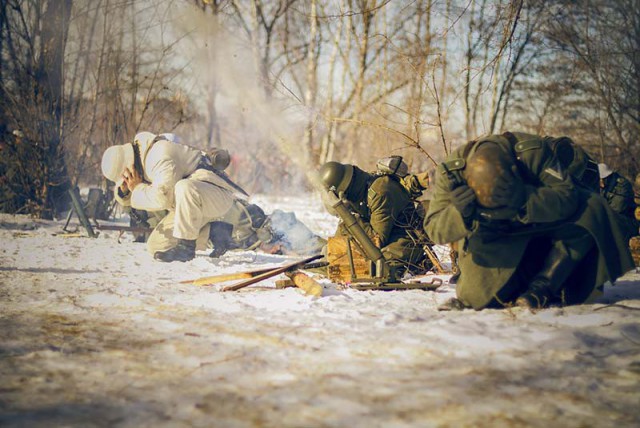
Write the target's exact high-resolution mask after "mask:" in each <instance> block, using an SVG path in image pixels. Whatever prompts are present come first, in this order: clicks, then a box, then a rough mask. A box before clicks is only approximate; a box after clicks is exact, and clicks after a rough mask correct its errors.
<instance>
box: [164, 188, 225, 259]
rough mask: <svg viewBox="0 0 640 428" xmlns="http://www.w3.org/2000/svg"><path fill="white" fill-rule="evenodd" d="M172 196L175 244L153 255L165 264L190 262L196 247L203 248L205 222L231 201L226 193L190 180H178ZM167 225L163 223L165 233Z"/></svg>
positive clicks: (207, 228) (205, 231) (205, 233)
mask: <svg viewBox="0 0 640 428" xmlns="http://www.w3.org/2000/svg"><path fill="white" fill-rule="evenodd" d="M174 195H175V205H176V208H175V212H174V217H173V234H172V235H173V238H175V239H176V244H175V246H174V247H172V248H170V249H168V250H166V251H156V252H155V253H154V257H155V258H156V259H158V260H161V261H166V262H169V261H176V260H177V261H187V260H191V259H193V258H194V257H195V251H196V248H197V249H204V248H206V243H207V241H208V238H209V223H210V222H211V221H213V220H215V219H216V218H218V217H220V216H221V214H223V213H224V212H225V211H226V210H228V209H229V206H230V205H231V202H232V201H233V197H232V195H231V194H230V192H228V191H226V190H224V189H222V188H220V187H218V186H214V185H212V184H210V183H206V182H203V181H198V180H195V179H191V178H186V179H183V180H180V181H178V182H177V183H176V186H175V189H174ZM167 226H168V224H165V230H164V233H165V234H166V233H167V232H168V231H167V230H166V229H168V227H167ZM198 241H199V242H198ZM198 244H199V245H198Z"/></svg>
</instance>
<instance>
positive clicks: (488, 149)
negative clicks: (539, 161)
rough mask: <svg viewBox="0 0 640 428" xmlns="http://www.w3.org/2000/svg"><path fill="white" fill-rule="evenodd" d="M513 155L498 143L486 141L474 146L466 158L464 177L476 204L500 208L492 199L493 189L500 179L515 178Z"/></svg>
mask: <svg viewBox="0 0 640 428" xmlns="http://www.w3.org/2000/svg"><path fill="white" fill-rule="evenodd" d="M513 162H514V161H513V157H512V156H511V154H510V153H508V152H507V151H506V149H505V148H503V147H502V146H500V145H499V144H496V143H493V142H490V141H487V142H481V143H479V144H478V145H477V146H476V147H475V151H473V152H472V153H471V155H470V156H469V157H468V159H467V167H466V169H465V171H464V177H465V179H466V181H467V184H468V185H469V187H471V188H472V189H473V191H474V192H475V194H476V198H477V199H478V204H480V205H481V206H482V207H484V208H490V209H494V208H501V206H500V205H498V204H497V203H496V202H495V201H494V200H493V189H494V188H495V186H496V184H498V183H499V182H500V181H502V180H513V179H515V177H514V175H513V172H512V170H511V167H512V166H513V164H514V163H513Z"/></svg>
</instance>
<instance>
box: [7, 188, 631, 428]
mask: <svg viewBox="0 0 640 428" xmlns="http://www.w3.org/2000/svg"><path fill="white" fill-rule="evenodd" d="M285 204H288V205H287V206H288V207H289V206H291V204H290V201H288V200H287V201H285V202H282V201H272V208H273V207H275V208H278V207H279V206H284V205H285ZM261 205H266V204H265V203H262V202H261ZM295 206H296V214H297V215H298V217H299V218H301V219H303V221H308V219H312V218H313V219H315V220H314V223H313V224H314V228H313V229H314V231H316V233H319V234H323V235H324V236H327V235H328V234H329V233H331V232H332V229H333V227H334V226H335V223H334V222H333V219H332V218H330V217H326V215H324V216H325V217H324V218H323V217H322V216H320V215H319V214H318V213H319V212H320V210H319V208H318V205H317V203H316V202H311V203H307V204H305V203H304V201H298V202H297V203H296V205H295ZM272 208H270V209H272ZM298 209H299V210H300V213H299V214H298ZM307 224H309V223H307ZM61 226H62V223H60V222H45V221H33V220H30V219H28V218H26V217H22V216H8V215H0V239H1V240H2V248H1V249H0V379H2V382H0V425H2V426H105V425H107V426H112V425H117V426H124V427H139V426H225V427H227V426H229V427H253V426H255V427H263V426H273V427H302V426H304V427H316V426H317V427H345V426H367V427H388V426H393V427H423V426H485V427H493V426H514V427H516V426H534V427H545V428H546V426H548V425H549V424H550V423H552V424H554V425H561V426H569V427H571V426H576V427H578V426H594V425H597V426H604V427H607V426H611V427H614V426H615V427H619V426H637V425H638V424H640V410H638V406H637V403H638V402H640V327H638V326H639V325H640V323H639V322H638V321H639V320H640V312H639V310H640V287H639V285H640V274H637V273H635V272H630V273H629V274H627V275H626V276H625V277H624V278H622V279H621V280H620V281H618V283H617V284H616V286H614V287H611V286H607V288H606V289H605V295H604V296H603V297H602V298H601V299H600V300H599V301H598V302H596V303H594V304H590V305H582V306H574V307H568V308H551V309H547V310H543V311H539V312H537V313H530V312H528V311H522V310H519V309H511V310H485V311H480V312H476V311H472V310H465V311H462V312H438V311H437V309H436V308H437V306H438V304H440V303H442V302H443V301H445V300H446V299H447V298H449V297H451V296H453V295H455V289H454V287H453V286H449V285H445V286H443V287H441V289H439V290H438V291H436V292H427V291H415V290H412V291H394V292H373V291H362V292H357V291H353V290H341V289H339V288H338V287H337V286H336V285H334V284H331V283H329V282H328V281H327V280H324V279H319V280H320V281H321V282H322V283H323V285H324V287H325V293H324V296H323V297H320V298H312V297H307V296H305V295H304V294H303V293H302V292H301V291H300V290H297V289H283V290H280V289H276V288H275V280H276V279H277V278H273V279H271V280H267V281H264V282H262V283H260V286H259V287H249V288H247V289H245V290H243V291H241V292H235V293H233V292H229V293H224V292H221V291H220V287H221V286H220V285H217V286H194V285H190V284H180V281H182V280H186V279H193V278H198V277H203V276H209V275H215V274H220V273H230V272H235V271H242V270H249V269H255V268H262V267H268V266H277V265H280V264H282V263H284V262H287V261H290V260H291V259H290V258H287V257H282V256H270V255H266V254H260V253H251V252H235V253H228V254H225V256H223V257H222V258H221V259H218V260H214V259H210V258H209V257H207V255H206V253H204V252H203V253H201V254H198V257H197V258H196V259H195V260H193V261H191V262H188V263H170V264H163V263H159V262H156V261H154V260H153V259H152V258H151V256H150V255H148V254H147V253H146V251H145V247H144V245H143V244H136V243H133V242H132V241H131V239H130V238H129V237H127V236H126V235H125V237H124V238H123V239H121V242H120V243H119V242H118V239H117V234H115V233H111V234H109V233H106V234H101V235H100V236H99V237H98V238H97V239H89V238H72V237H68V238H66V237H63V236H62V235H59V234H58V233H59V232H60V228H61Z"/></svg>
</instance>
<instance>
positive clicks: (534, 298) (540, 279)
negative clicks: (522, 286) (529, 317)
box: [516, 246, 576, 309]
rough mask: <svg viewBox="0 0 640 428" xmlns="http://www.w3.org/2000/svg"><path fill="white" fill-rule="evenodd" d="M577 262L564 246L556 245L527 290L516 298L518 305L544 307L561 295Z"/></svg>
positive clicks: (534, 307)
mask: <svg viewBox="0 0 640 428" xmlns="http://www.w3.org/2000/svg"><path fill="white" fill-rule="evenodd" d="M575 265H576V262H575V261H574V260H573V259H572V258H571V256H570V255H569V254H568V253H567V251H566V250H565V249H564V248H563V247H562V246H559V247H558V246H554V247H552V248H551V250H550V251H549V254H547V258H546V259H545V261H544V265H543V266H542V269H541V270H540V272H538V274H537V275H536V276H535V277H534V278H533V279H532V280H531V282H530V283H529V285H528V287H527V290H526V291H525V292H524V293H523V294H522V295H521V296H520V297H518V298H517V299H516V306H520V307H523V308H529V309H542V308H546V307H547V306H549V303H550V302H551V301H552V300H554V299H556V300H557V299H558V298H559V297H560V294H561V292H562V288H563V286H564V282H565V281H566V279H567V278H568V277H569V275H571V272H572V271H573V268H574V267H575Z"/></svg>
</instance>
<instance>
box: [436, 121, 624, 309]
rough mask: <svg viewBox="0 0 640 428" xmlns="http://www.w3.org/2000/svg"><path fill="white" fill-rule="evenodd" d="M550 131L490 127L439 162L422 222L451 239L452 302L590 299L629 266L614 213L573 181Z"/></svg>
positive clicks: (532, 303) (532, 304)
mask: <svg viewBox="0 0 640 428" xmlns="http://www.w3.org/2000/svg"><path fill="white" fill-rule="evenodd" d="M553 140H554V139H552V138H550V137H540V136H536V135H530V134H524V133H510V132H507V133H504V134H502V135H490V136H488V137H483V138H480V139H478V140H474V141H471V142H469V143H467V144H466V145H464V146H463V147H461V148H459V149H457V150H456V151H454V152H453V153H452V154H451V155H450V156H449V158H448V159H447V161H446V162H444V163H442V164H440V165H439V167H438V173H437V179H436V186H435V187H436V189H435V195H434V198H433V200H432V201H431V204H430V206H429V211H428V213H427V216H426V217H425V223H424V226H425V230H426V232H427V233H428V234H429V236H430V237H431V239H432V240H433V241H434V242H435V243H438V244H445V243H452V242H457V245H458V249H459V260H458V264H459V268H460V278H459V279H458V282H457V286H456V293H457V300H456V301H455V302H451V303H452V306H454V307H455V306H458V307H464V306H466V307H472V308H474V309H483V308H486V307H502V306H510V305H513V304H515V305H518V306H521V307H527V308H543V307H547V306H549V305H551V304H576V303H582V302H585V301H588V300H589V299H590V298H593V297H596V296H597V295H598V294H599V291H600V289H601V287H602V286H603V284H604V283H605V282H607V281H611V282H613V281H615V280H616V279H617V278H618V277H620V276H622V275H623V274H624V273H626V272H627V271H629V270H631V269H633V267H634V264H633V261H632V259H631V255H630V253H629V249H628V247H627V241H626V240H625V237H624V232H623V231H622V230H621V228H620V226H619V224H618V222H616V220H615V213H614V212H613V211H612V210H611V209H610V208H609V206H608V205H607V203H606V201H605V200H604V199H603V198H602V197H600V196H599V195H598V194H597V193H594V192H590V191H588V190H586V189H583V188H580V187H577V186H575V185H574V183H573V181H572V179H571V178H570V177H569V176H568V175H567V174H566V173H565V171H563V169H562V167H561V166H560V163H559V162H558V159H557V158H556V156H555V155H554V152H553V150H552V147H551V141H553Z"/></svg>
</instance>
